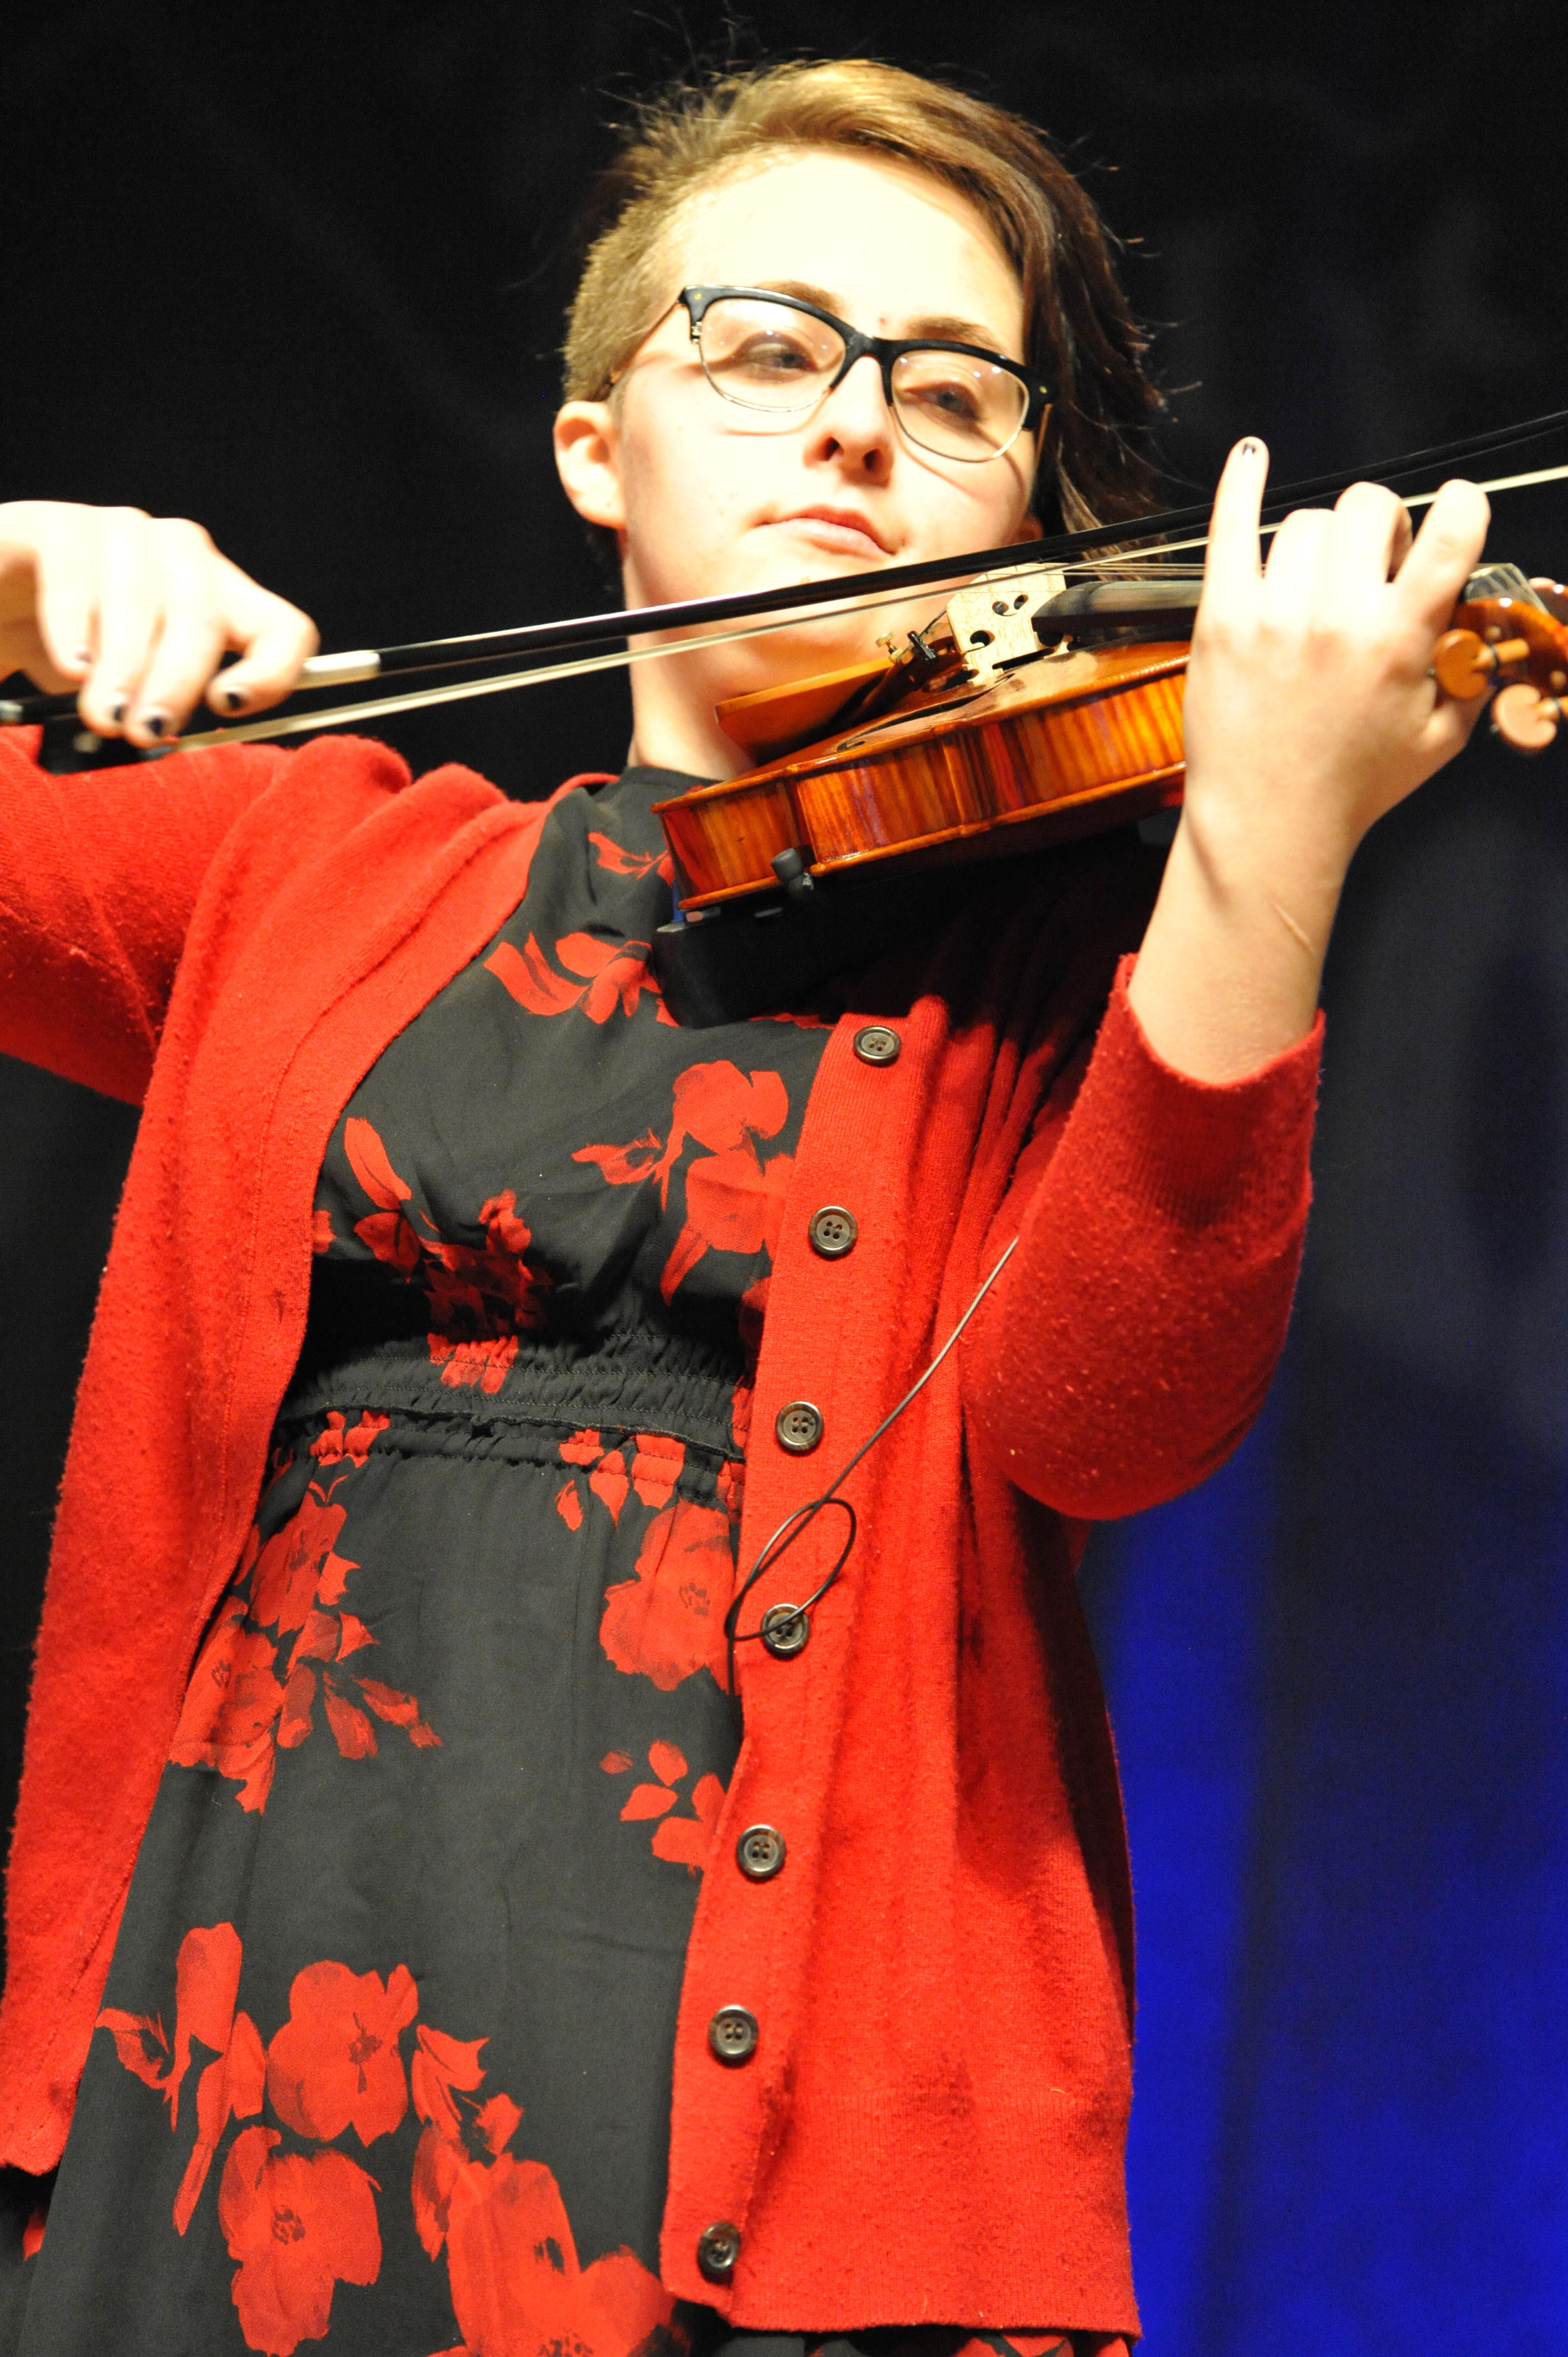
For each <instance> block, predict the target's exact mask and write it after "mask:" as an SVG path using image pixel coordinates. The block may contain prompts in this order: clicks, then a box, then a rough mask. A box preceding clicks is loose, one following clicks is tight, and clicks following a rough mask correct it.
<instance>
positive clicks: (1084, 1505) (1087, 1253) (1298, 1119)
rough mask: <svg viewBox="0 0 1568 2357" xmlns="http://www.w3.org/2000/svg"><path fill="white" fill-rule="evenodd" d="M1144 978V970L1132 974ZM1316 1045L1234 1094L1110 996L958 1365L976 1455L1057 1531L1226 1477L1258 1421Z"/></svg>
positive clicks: (1273, 1064) (1300, 1227)
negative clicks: (1001, 1270) (1221, 1469)
mask: <svg viewBox="0 0 1568 2357" xmlns="http://www.w3.org/2000/svg"><path fill="white" fill-rule="evenodd" d="M1141 962H1142V961H1141V960H1140V964H1141ZM1317 1049H1318V1042H1317V1038H1316V1033H1314V1032H1309V1034H1308V1035H1307V1036H1306V1037H1305V1039H1301V1040H1299V1041H1298V1042H1296V1043H1295V1044H1294V1046H1292V1047H1290V1048H1288V1049H1286V1051H1285V1052H1284V1053H1283V1054H1282V1055H1276V1056H1274V1057H1273V1058H1272V1059H1268V1060H1265V1061H1264V1062H1263V1063H1262V1067H1261V1069H1259V1070H1256V1071H1252V1072H1251V1073H1250V1074H1249V1075H1248V1076H1247V1077H1246V1078H1245V1079H1243V1080H1241V1081H1239V1082H1233V1083H1231V1084H1230V1085H1214V1084H1210V1083H1207V1082H1202V1081H1199V1080H1196V1079H1193V1078H1190V1077H1188V1076H1187V1075H1186V1074H1184V1073H1182V1072H1180V1071H1176V1070H1175V1069H1174V1068H1172V1067H1171V1066H1170V1065H1169V1064H1168V1063H1166V1062H1165V1060H1163V1059H1162V1058H1161V1057H1160V1056H1159V1055H1158V1054H1156V1053H1155V1050H1154V1049H1153V1047H1152V1043H1151V1042H1150V1041H1149V1039H1147V1037H1146V1035H1145V1034H1144V1031H1143V1029H1142V1027H1141V1024H1140V1023H1139V1021H1138V1020H1137V1019H1136V1018H1135V1017H1134V1016H1133V1012H1132V1010H1131V1008H1130V1006H1129V1003H1128V998H1127V996H1126V995H1124V994H1123V993H1122V991H1120V990H1119V991H1118V992H1117V993H1116V994H1115V995H1113V996H1112V1003H1111V1006H1110V1008H1109V1009H1108V1011H1107V1015H1106V1018H1105V1022H1104V1024H1103V1026H1102V1028H1101V1036H1100V1039H1099V1042H1098V1044H1097V1046H1096V1048H1095V1051H1094V1055H1093V1057H1092V1059H1091V1060H1090V1067H1089V1070H1088V1072H1087V1074H1086V1075H1085V1078H1084V1082H1083V1085H1082V1087H1081V1089H1080V1091H1079V1096H1078V1099H1077V1102H1076V1103H1074V1105H1073V1108H1072V1111H1071V1114H1069V1117H1068V1119H1067V1120H1066V1122H1065V1125H1063V1128H1062V1132H1061V1135H1060V1139H1059V1142H1058V1146H1057V1148H1056V1151H1055V1153H1054V1155H1053V1156H1052V1157H1051V1160H1050V1162H1049V1164H1048V1166H1047V1168H1046V1170H1045V1172H1044V1174H1043V1176H1041V1177H1039V1178H1038V1179H1036V1181H1035V1182H1034V1184H1033V1186H1032V1187H1031V1188H1030V1189H1029V1191H1028V1194H1027V1198H1026V1200H1024V1201H1022V1202H1018V1201H1015V1202H1013V1203H1010V1204H1009V1205H1008V1206H1007V1208H1006V1211H1005V1213H1004V1221H1003V1222H1002V1225H1003V1227H1006V1226H1008V1225H1010V1224H1012V1222H1013V1221H1014V1220H1015V1219H1016V1221H1017V1222H1018V1231H1017V1232H1018V1246H1017V1250H1016V1252H1015V1254H1014V1257H1013V1260H1012V1262H1011V1263H1010V1264H1009V1266H1008V1269H1007V1272H1006V1275H1005V1277H1004V1281H1003V1283H1002V1284H1001V1285H1000V1286H998V1287H997V1288H996V1296H995V1297H993V1299H992V1300H990V1301H988V1302H987V1303H986V1305H985V1308H984V1309H983V1312H982V1314H981V1317H980V1318H977V1319H976V1321H975V1330H974V1332H973V1336H972V1343H971V1347H970V1351H969V1354H968V1356H967V1358H966V1361H965V1365H964V1377H965V1387H966V1400H967V1405H968V1408H969V1411H970V1414H971V1415H972V1420H973V1426H974V1430H975V1434H976V1437H977V1440H978V1441H979V1443H980V1445H982V1446H983V1447H984V1448H987V1450H988V1452H989V1453H990V1454H991V1455H992V1457H993V1461H994V1462H996V1463H998V1464H999V1465H1000V1467H1001V1468H1002V1469H1003V1470H1004V1472H1005V1473H1006V1474H1007V1476H1008V1478H1009V1479H1010V1480H1013V1481H1014V1482H1015V1483H1016V1484H1017V1486H1018V1487H1019V1488H1020V1489H1023V1490H1026V1491H1028V1492H1029V1493H1030V1494H1031V1495H1032V1496H1034V1497H1037V1498H1039V1499H1041V1500H1043V1501H1044V1502H1045V1503H1047V1505H1051V1506H1055V1507H1056V1508H1057V1509H1058V1511H1059V1512H1063V1513H1067V1514H1071V1515H1075V1516H1082V1517H1084V1518H1086V1519H1090V1520H1094V1519H1100V1518H1103V1517H1106V1516H1112V1515H1118V1514H1126V1513H1132V1512H1136V1511H1138V1510H1139V1509H1140V1508H1142V1507H1144V1506H1148V1505H1153V1504H1155V1503H1157V1502H1158V1501H1161V1500H1162V1499H1165V1498H1169V1497H1172V1496H1175V1495H1176V1493H1177V1492H1178V1491H1182V1490H1184V1489H1187V1488H1189V1487H1190V1486H1191V1485H1192V1484H1193V1483H1194V1482H1195V1481H1197V1480H1201V1479H1202V1478H1203V1477H1204V1475H1205V1474H1207V1473H1209V1472H1211V1471H1212V1470H1213V1469H1214V1468H1215V1467H1216V1466H1217V1465H1219V1464H1220V1463H1222V1462H1223V1460H1224V1458H1226V1457H1227V1456H1228V1455H1229V1453H1230V1450H1231V1449H1232V1448H1234V1447H1235V1445H1236V1443H1237V1442H1238V1441H1239V1440H1240V1437H1241V1436H1242V1434H1243V1433H1244V1432H1245V1431H1246V1429H1247V1427H1248V1426H1249V1424H1250V1423H1251V1419H1252V1417H1253V1416H1254V1415H1256V1413H1257V1411H1258V1409H1259V1407H1260V1406H1261V1405H1262V1400H1263V1396H1264V1394H1265V1393H1266V1391H1267V1388H1268V1384H1269V1380H1270V1377H1271V1375H1272V1373H1273V1367H1274V1362H1275V1361H1276V1359H1277V1358H1278V1355H1279V1351H1280V1347H1281V1345H1282V1343H1283V1339H1284V1332H1285V1326H1286V1322H1287V1320H1288V1318H1289V1313H1290V1303H1291V1296H1292V1292H1293V1289H1294V1282H1295V1274H1296V1269H1297V1265H1298V1264H1299V1260H1300V1254H1301V1246H1302V1241H1303V1237H1304V1234H1305V1224H1306V1210H1307V1202H1308V1198H1309V1193H1310V1180H1309V1173H1308V1151H1309V1147H1310V1142H1311V1135H1312V1121H1313V1109H1314V1102H1315V1095H1316V1073H1317Z"/></svg>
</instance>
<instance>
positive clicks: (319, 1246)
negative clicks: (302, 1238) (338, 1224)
mask: <svg viewBox="0 0 1568 2357" xmlns="http://www.w3.org/2000/svg"><path fill="white" fill-rule="evenodd" d="M334 1242H335V1238H334V1236H333V1233H332V1214H331V1212H330V1211H324V1210H323V1209H322V1208H321V1206H320V1205H319V1204H317V1207H316V1209H315V1211H312V1213H311V1215H310V1249H311V1251H312V1252H313V1253H324V1252H329V1251H330V1250H331V1248H332V1245H333V1243H334Z"/></svg>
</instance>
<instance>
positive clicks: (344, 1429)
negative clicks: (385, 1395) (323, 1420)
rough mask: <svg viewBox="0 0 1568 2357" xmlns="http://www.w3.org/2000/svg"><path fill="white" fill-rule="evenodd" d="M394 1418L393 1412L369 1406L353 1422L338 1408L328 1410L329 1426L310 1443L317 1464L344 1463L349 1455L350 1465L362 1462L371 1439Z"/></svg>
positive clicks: (382, 1430)
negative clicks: (358, 1418) (384, 1412)
mask: <svg viewBox="0 0 1568 2357" xmlns="http://www.w3.org/2000/svg"><path fill="white" fill-rule="evenodd" d="M391 1422H392V1418H391V1416H390V1415H376V1413H375V1411H374V1410H373V1409H371V1408H366V1409H365V1411H364V1413H363V1414H362V1415H361V1416H360V1421H359V1423H358V1424H354V1425H350V1424H349V1421H348V1418H347V1417H346V1416H344V1415H340V1414H339V1413H338V1409H337V1408H335V1407H330V1408H328V1411H327V1429H326V1431H325V1432H318V1433H317V1436H316V1437H315V1439H314V1440H313V1441H312V1442H311V1444H310V1454H311V1455H312V1457H314V1458H315V1459H316V1461H317V1465H341V1464H342V1462H343V1460H344V1458H347V1459H348V1460H349V1464H350V1465H362V1464H363V1463H364V1461H365V1458H367V1456H368V1455H369V1454H370V1448H371V1441H372V1440H374V1438H375V1437H376V1435H377V1434H378V1433H379V1432H384V1431H385V1430H386V1428H387V1426H388V1425H389V1424H390V1423H391Z"/></svg>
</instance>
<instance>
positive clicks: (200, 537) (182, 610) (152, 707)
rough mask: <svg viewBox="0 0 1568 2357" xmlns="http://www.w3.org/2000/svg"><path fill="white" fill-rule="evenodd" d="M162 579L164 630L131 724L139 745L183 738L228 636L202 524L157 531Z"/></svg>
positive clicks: (161, 525) (160, 526)
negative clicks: (184, 730) (190, 715)
mask: <svg viewBox="0 0 1568 2357" xmlns="http://www.w3.org/2000/svg"><path fill="white" fill-rule="evenodd" d="M153 544H154V551H155V554H156V563H157V567H158V572H159V574H160V576H161V580H162V606H163V615H162V627H161V628H160V630H159V631H158V633H157V636H156V639H155V640H154V641H153V644H152V647H151V649H150V651H149V658H148V662H147V664H146V668H145V671H144V673H143V675H142V679H141V683H140V685H139V687H138V689H137V693H136V695H135V699H134V704H133V706H132V710H131V716H130V718H129V720H128V721H127V723H126V734H127V736H129V737H131V738H132V740H133V742H134V743H137V744H140V743H142V742H144V741H145V742H146V743H148V744H156V743H157V742H158V741H159V740H160V739H166V738H168V737H175V736H177V735H178V733H179V731H180V729H181V727H182V726H184V724H185V721H186V719H187V717H188V715H189V712H190V709H191V706H192V705H194V704H195V703H196V701H197V698H198V697H199V695H200V694H202V692H203V690H204V689H205V688H206V686H207V683H208V682H209V680H210V679H211V677H212V674H213V673H214V672H215V671H216V670H217V668H218V660H219V657H220V655H221V653H222V651H223V648H224V644H225V637H226V633H225V630H224V625H223V619H222V615H221V613H220V607H219V599H218V579H217V566H216V564H215V562H214V557H213V550H212V543H211V542H210V540H209V538H208V536H207V534H206V533H204V532H203V531H202V529H201V527H200V525H199V524H194V523H188V522H184V521H183V520H178V519H174V518H165V519H160V521H159V522H156V524H155V525H154V526H153Z"/></svg>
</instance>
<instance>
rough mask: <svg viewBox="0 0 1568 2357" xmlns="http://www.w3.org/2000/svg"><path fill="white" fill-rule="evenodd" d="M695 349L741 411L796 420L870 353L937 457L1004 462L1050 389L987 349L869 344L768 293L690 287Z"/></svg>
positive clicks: (912, 342)
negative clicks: (745, 410)
mask: <svg viewBox="0 0 1568 2357" xmlns="http://www.w3.org/2000/svg"><path fill="white" fill-rule="evenodd" d="M677 300H678V301H679V302H681V303H683V304H684V305H685V307H686V309H687V311H688V312H689V314H690V315H691V320H692V341H693V343H694V344H695V345H696V347H697V355H698V358H699V359H700V360H701V361H702V364H703V375H704V376H705V377H706V378H707V380H708V382H709V383H710V384H711V385H712V386H713V388H714V392H715V393H720V394H722V396H723V397H724V399H725V401H733V402H735V403H736V404H737V405H738V406H739V407H740V408H742V409H757V410H764V411H770V412H772V413H774V414H777V415H779V416H798V415H800V413H801V412H802V411H804V410H808V409H814V408H815V407H816V405H817V404H818V403H819V402H820V401H823V400H825V399H826V398H827V395H828V394H829V393H832V390H833V387H834V386H835V385H838V384H842V383H843V380H844V378H845V377H846V376H847V375H848V374H849V371H850V370H851V369H852V368H854V364H855V362H856V361H859V360H864V359H865V357H866V355H867V354H869V355H870V357H871V358H872V359H873V360H874V361H875V362H876V364H877V366H878V368H879V369H880V370H881V371H882V390H883V392H884V393H885V394H886V398H887V406H888V408H889V409H890V410H891V411H892V413H893V414H894V416H895V417H896V418H897V421H898V425H899V426H900V428H901V430H902V431H903V432H904V433H905V434H906V435H907V436H908V439H909V440H910V441H911V442H913V443H914V444H916V445H917V447H918V448H920V449H922V450H929V451H930V452H931V454H932V455H933V456H934V457H939V458H961V459H963V460H964V461H966V462H967V463H969V464H977V463H978V462H979V461H981V460H982V459H985V458H1000V457H1001V456H1002V454H1003V452H1004V450H1008V449H1011V447H1012V446H1013V444H1014V443H1015V441H1016V440H1017V438H1018V436H1019V435H1020V434H1022V433H1024V432H1026V431H1030V432H1032V431H1033V429H1034V428H1035V427H1036V425H1038V424H1039V422H1040V418H1041V416H1042V414H1044V411H1045V407H1046V404H1047V401H1048V400H1049V398H1050V393H1049V391H1048V388H1047V386H1045V385H1044V384H1042V383H1041V382H1040V381H1039V379H1038V378H1037V377H1033V376H1031V375H1030V374H1029V371H1027V369H1026V368H1024V367H1022V366H1021V365H1020V364H1019V362H1018V361H1010V360H1008V359H1006V358H1005V357H1004V355H1003V354H1002V353H1001V352H989V351H987V350H985V349H984V347H983V345H980V344H950V343H943V342H940V341H939V340H935V339H931V338H929V337H918V336H908V337H887V336H864V335H862V333H861V331H860V329H859V328H852V327H851V326H850V324H849V322H848V321H847V320H846V319H835V318H834V317H833V315H832V312H831V311H822V310H819V308H818V307H817V306H816V304H815V303H807V302H803V301H802V300H801V299H800V296H795V295H775V294H771V293H770V292H769V291H768V288H767V287H766V286H683V287H682V289H681V292H680V295H679V296H678V297H677Z"/></svg>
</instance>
